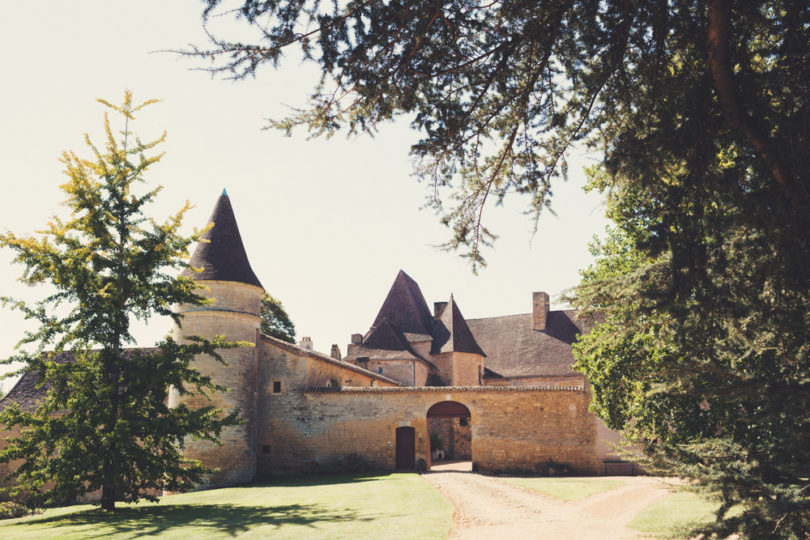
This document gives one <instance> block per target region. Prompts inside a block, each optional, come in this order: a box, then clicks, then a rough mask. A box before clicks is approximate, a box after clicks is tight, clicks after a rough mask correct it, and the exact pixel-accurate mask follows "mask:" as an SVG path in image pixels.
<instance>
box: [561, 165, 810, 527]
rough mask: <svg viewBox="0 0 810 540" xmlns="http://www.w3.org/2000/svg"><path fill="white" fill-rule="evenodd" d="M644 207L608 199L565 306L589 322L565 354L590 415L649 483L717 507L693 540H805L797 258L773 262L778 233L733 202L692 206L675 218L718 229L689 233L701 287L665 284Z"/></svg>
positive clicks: (805, 357)
mask: <svg viewBox="0 0 810 540" xmlns="http://www.w3.org/2000/svg"><path fill="white" fill-rule="evenodd" d="M593 172H594V179H595V180H594V182H593V185H594V187H598V188H600V189H606V188H607V186H608V184H607V178H606V177H605V176H604V175H600V174H599V172H598V171H593ZM686 189H687V190H691V189H690V188H686ZM641 200H646V201H654V200H655V196H654V195H653V194H651V193H650V192H649V191H648V190H646V189H644V188H637V189H633V190H628V189H627V188H624V191H622V192H619V191H614V192H613V193H612V194H611V196H610V197H609V201H610V202H609V207H610V215H611V217H612V218H613V220H614V223H615V226H614V227H613V228H612V229H611V230H610V231H609V234H608V235H607V236H606V238H605V239H603V240H600V241H596V242H594V244H593V245H592V250H593V253H594V255H595V256H596V262H595V263H594V264H593V265H592V266H591V267H590V268H588V269H587V270H585V271H584V272H583V276H582V277H583V279H582V283H581V284H580V285H579V286H578V287H577V288H576V289H575V290H574V292H573V296H572V300H573V302H574V304H575V305H576V306H577V307H578V308H580V309H581V310H582V312H583V313H585V314H587V315H590V316H592V317H595V318H597V319H598V320H599V321H600V324H597V325H596V326H595V328H594V330H593V332H591V333H590V334H588V335H586V336H583V337H582V338H581V339H580V340H579V341H578V342H577V343H576V344H575V346H574V353H575V357H576V359H577V363H576V366H575V367H576V368H577V369H579V370H580V371H582V372H583V373H585V374H586V375H587V376H588V379H589V381H590V382H591V385H592V392H593V401H592V403H591V410H592V411H594V412H595V413H597V414H598V415H599V416H600V417H602V418H603V419H604V420H605V422H606V424H607V425H608V426H609V427H611V428H613V429H620V430H624V434H625V437H626V439H627V442H628V443H629V444H631V445H635V448H636V450H637V451H640V452H641V455H638V456H636V458H637V459H638V458H640V459H641V462H642V463H643V464H644V465H645V467H646V468H647V469H648V470H649V471H650V472H653V473H659V474H665V475H674V476H679V477H682V478H686V479H689V480H690V481H691V483H690V485H691V487H692V488H694V489H696V490H698V491H701V492H703V493H705V494H707V495H708V496H710V497H711V498H715V499H718V500H719V501H720V505H719V508H718V510H717V515H716V517H717V520H716V522H715V523H713V524H710V525H706V526H703V527H701V529H699V530H697V531H693V533H694V534H698V533H704V534H718V535H719V536H720V537H726V536H728V535H730V534H732V533H735V532H736V533H741V534H742V535H743V536H744V537H746V538H806V537H807V531H810V478H809V476H810V354H808V353H810V350H809V348H808V347H810V346H809V345H808V344H809V343H810V325H808V324H807V323H808V320H810V290H808V289H807V288H806V286H804V287H803V286H800V285H801V283H802V282H801V281H799V280H800V279H801V276H802V275H801V273H799V272H796V270H795V269H794V268H793V267H792V264H791V262H792V261H791V259H792V257H793V256H794V254H788V253H785V252H783V253H781V254H779V253H778V252H777V251H776V250H775V249H774V245H773V241H774V239H773V238H772V235H777V236H778V234H779V232H778V231H772V230H764V229H763V226H764V225H765V224H764V223H763V224H760V225H759V226H757V225H752V224H750V223H746V221H747V215H746V213H747V212H748V211H751V209H744V207H742V206H741V205H739V204H738V203H739V201H736V202H735V200H734V199H732V198H727V199H724V198H714V199H712V200H702V199H690V200H689V202H688V203H685V205H684V208H683V209H682V211H683V212H684V213H685V214H687V215H688V214H689V213H691V212H694V211H695V210H694V208H695V207H701V206H702V207H703V210H702V211H703V212H706V213H709V212H714V213H716V214H717V217H716V219H705V220H704V219H701V220H700V221H699V222H698V223H699V228H698V229H697V230H695V231H694V234H697V235H699V236H698V237H697V238H694V239H693V241H696V242H695V243H696V244H697V245H699V246H700V247H701V249H702V250H704V251H703V256H704V257H705V259H704V260H703V261H702V264H701V265H700V266H698V267H697V268H694V269H692V270H691V271H692V272H699V273H700V274H699V275H698V276H695V275H689V270H687V269H680V271H679V272H678V273H675V272H673V269H674V268H675V267H676V266H675V265H676V261H675V260H674V258H675V250H674V248H668V249H665V250H655V251H653V250H652V249H651V248H650V245H651V243H657V241H656V240H654V239H653V237H654V236H655V235H656V234H657V232H656V220H654V219H651V218H650V216H646V215H645V214H644V212H642V211H639V209H640V208H642V207H643V204H641V202H640V201H641ZM668 234H673V236H676V235H675V233H674V231H671V232H669V233H668ZM797 248H798V246H797ZM653 253H655V254H653Z"/></svg>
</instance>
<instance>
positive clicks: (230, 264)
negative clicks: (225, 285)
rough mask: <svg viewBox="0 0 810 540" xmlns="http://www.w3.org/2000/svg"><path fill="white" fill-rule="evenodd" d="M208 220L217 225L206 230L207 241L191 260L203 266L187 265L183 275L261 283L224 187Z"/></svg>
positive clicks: (201, 244) (192, 262)
mask: <svg viewBox="0 0 810 540" xmlns="http://www.w3.org/2000/svg"><path fill="white" fill-rule="evenodd" d="M208 221H209V222H213V223H214V226H213V227H211V228H210V229H208V230H207V231H206V232H205V234H203V236H202V239H203V240H207V242H200V243H199V244H197V247H196V249H195V250H194V255H192V257H191V263H190V265H191V266H193V267H195V268H202V269H203V270H202V272H199V273H196V272H194V271H192V270H191V269H190V268H186V269H185V270H184V271H183V273H182V274H181V275H182V276H184V277H190V278H192V279H195V280H217V281H236V282H239V283H248V284H250V285H256V286H258V287H261V286H262V284H261V282H259V278H257V277H256V274H254V273H253V269H252V268H251V267H250V262H249V261H248V258H247V253H245V246H244V244H242V236H241V235H240V234H239V226H238V225H237V224H236V217H235V216H234V215H233V208H232V207H231V200H230V198H229V197H228V193H227V192H226V191H224V190H223V191H222V195H220V197H219V199H218V200H217V204H216V206H215V207H214V211H213V212H212V213H211V217H210V218H209V219H208Z"/></svg>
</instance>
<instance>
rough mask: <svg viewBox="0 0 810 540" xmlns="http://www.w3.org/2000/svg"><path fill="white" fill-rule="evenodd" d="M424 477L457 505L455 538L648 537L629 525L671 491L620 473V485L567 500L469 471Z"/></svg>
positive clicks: (612, 539)
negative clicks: (587, 495)
mask: <svg viewBox="0 0 810 540" xmlns="http://www.w3.org/2000/svg"><path fill="white" fill-rule="evenodd" d="M422 478H423V479H424V480H425V481H427V482H428V483H429V484H431V485H432V486H434V487H435V488H436V489H437V490H439V492H440V493H441V494H442V495H444V496H445V497H447V499H449V500H450V502H451V503H453V506H454V507H455V514H454V516H453V530H452V532H451V533H450V539H451V540H492V539H493V538H509V539H510V540H516V539H541V540H557V539H560V540H592V539H594V538H599V539H601V540H617V539H622V540H629V539H640V538H649V536H642V535H641V533H639V532H638V531H634V530H632V529H628V528H626V527H625V525H626V524H627V523H628V522H630V520H632V519H633V518H634V517H635V516H636V515H637V514H638V513H639V512H640V511H641V510H643V509H644V508H645V507H646V506H647V505H648V504H650V503H651V502H653V501H654V500H655V499H658V498H659V497H662V496H664V495H666V494H667V493H669V492H670V487H669V486H667V484H666V483H664V481H662V480H661V479H658V478H652V477H644V476H633V477H621V480H622V481H624V482H625V485H624V486H622V487H619V488H617V489H613V490H610V491H603V492H601V493H597V494H595V495H591V496H590V497H586V498H584V499H581V500H579V501H568V502H564V501H560V500H557V499H555V498H553V497H548V496H546V495H541V494H539V493H536V492H533V491H530V490H527V489H524V488H521V487H518V486H514V485H512V484H509V483H507V482H504V481H503V480H500V479H499V478H496V477H493V476H482V475H479V474H475V473H471V472H456V471H447V472H445V471H441V470H440V469H439V468H438V467H434V468H433V469H432V470H431V471H430V472H427V473H425V474H423V475H422ZM601 478H604V477H601Z"/></svg>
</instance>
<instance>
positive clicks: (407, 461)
mask: <svg viewBox="0 0 810 540" xmlns="http://www.w3.org/2000/svg"><path fill="white" fill-rule="evenodd" d="M415 443H416V432H415V430H414V429H413V428H412V427H399V428H397V459H396V461H397V469H398V470H399V469H407V470H411V471H412V470H414V469H415V468H416V444H415Z"/></svg>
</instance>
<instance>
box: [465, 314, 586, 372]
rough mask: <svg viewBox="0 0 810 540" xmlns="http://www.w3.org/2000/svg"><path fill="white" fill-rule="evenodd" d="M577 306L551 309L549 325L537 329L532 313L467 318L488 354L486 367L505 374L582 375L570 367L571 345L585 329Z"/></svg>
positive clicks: (547, 323) (571, 361) (548, 319)
mask: <svg viewBox="0 0 810 540" xmlns="http://www.w3.org/2000/svg"><path fill="white" fill-rule="evenodd" d="M575 313H576V311H575V310H560V311H550V312H549V313H548V317H547V318H546V329H545V330H535V329H534V319H533V316H532V314H531V313H524V314H519V315H506V316H503V317H488V318H485V319H468V320H467V324H468V325H469V327H470V329H471V330H472V333H473V335H474V336H475V339H476V340H477V342H478V344H479V345H480V346H481V348H482V349H483V350H484V352H485V353H486V354H487V359H486V362H485V363H486V367H487V368H488V369H489V370H491V371H494V372H496V373H497V374H499V375H501V376H503V377H526V376H552V375H579V373H577V372H575V371H574V370H572V369H571V364H573V363H574V355H573V353H572V351H571V345H572V344H573V343H574V341H576V338H577V335H579V334H581V333H582V328H581V324H580V323H579V322H578V321H576V320H575V319H574V315H575Z"/></svg>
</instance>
